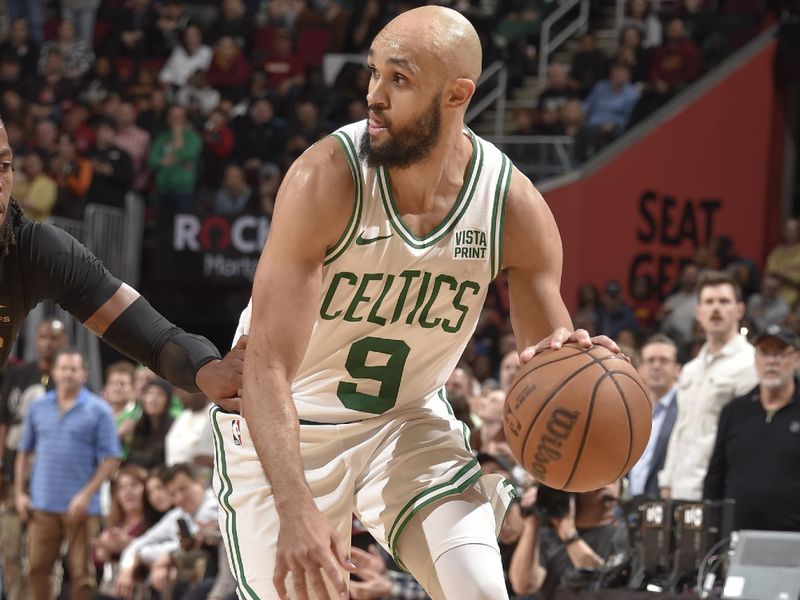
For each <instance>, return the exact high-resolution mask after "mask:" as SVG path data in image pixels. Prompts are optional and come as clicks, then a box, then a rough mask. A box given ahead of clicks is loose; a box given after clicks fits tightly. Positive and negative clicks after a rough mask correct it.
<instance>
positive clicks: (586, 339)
mask: <svg viewBox="0 0 800 600" xmlns="http://www.w3.org/2000/svg"><path fill="white" fill-rule="evenodd" d="M568 339H569V340H570V341H573V342H577V343H578V344H579V345H581V346H583V347H584V348H591V346H592V336H590V335H589V332H588V331H586V330H585V329H576V330H575V331H573V332H571V333H570V335H569V338H568Z"/></svg>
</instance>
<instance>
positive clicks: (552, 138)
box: [487, 135, 575, 181]
mask: <svg viewBox="0 0 800 600" xmlns="http://www.w3.org/2000/svg"><path fill="white" fill-rule="evenodd" d="M487 139H488V140H489V141H491V142H492V143H493V144H495V145H496V146H498V147H499V148H500V149H501V150H502V151H503V152H505V153H506V154H507V155H508V156H509V158H511V159H512V160H513V161H514V165H515V166H516V167H517V168H518V169H519V170H520V171H522V172H523V173H524V174H525V175H527V176H528V177H530V178H531V180H533V181H538V180H540V179H542V178H545V177H556V176H559V175H563V174H564V173H567V172H569V171H571V170H572V168H573V165H574V163H575V161H574V159H573V145H574V143H575V141H574V139H573V138H572V137H571V136H568V135H496V136H491V137H489V138H487Z"/></svg>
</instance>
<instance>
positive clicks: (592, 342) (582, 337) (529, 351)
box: [519, 327, 620, 365]
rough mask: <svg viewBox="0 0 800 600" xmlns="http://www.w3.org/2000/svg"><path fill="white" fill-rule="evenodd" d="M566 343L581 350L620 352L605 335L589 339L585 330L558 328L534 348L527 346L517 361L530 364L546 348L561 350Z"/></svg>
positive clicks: (614, 343) (613, 342)
mask: <svg viewBox="0 0 800 600" xmlns="http://www.w3.org/2000/svg"><path fill="white" fill-rule="evenodd" d="M567 343H575V344H578V345H579V346H581V347H582V348H591V347H592V346H603V347H604V348H608V349H609V350H611V352H619V351H620V350H619V346H617V343H616V342H615V341H614V340H612V339H611V338H610V337H608V336H606V335H596V336H594V337H591V336H590V335H589V332H588V331H586V330H585V329H576V330H575V331H570V330H569V329H567V328H566V327H559V328H558V329H556V330H555V331H554V332H553V333H551V334H550V335H549V336H547V337H546V338H544V339H543V340H542V341H541V342H539V343H538V344H536V345H535V346H528V347H527V348H525V349H524V350H523V351H522V352H520V353H519V361H520V363H522V364H523V365H524V364H526V363H528V362H530V360H531V359H532V358H533V357H534V356H536V354H537V353H538V352H541V351H542V350H546V349H548V348H549V349H550V350H558V349H559V348H561V346H563V345H564V344H567Z"/></svg>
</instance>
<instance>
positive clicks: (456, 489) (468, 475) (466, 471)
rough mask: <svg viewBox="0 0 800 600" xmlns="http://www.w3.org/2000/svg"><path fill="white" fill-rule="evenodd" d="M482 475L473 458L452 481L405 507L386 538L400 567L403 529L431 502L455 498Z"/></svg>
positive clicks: (430, 489)
mask: <svg viewBox="0 0 800 600" xmlns="http://www.w3.org/2000/svg"><path fill="white" fill-rule="evenodd" d="M482 475H483V471H482V470H481V466H480V465H479V464H478V461H477V459H474V458H473V459H472V460H471V461H469V462H468V463H467V464H466V465H464V466H463V467H462V468H461V469H459V471H458V472H457V473H456V474H455V475H454V476H453V477H452V479H450V481H447V482H445V483H440V484H438V485H434V486H431V487H429V488H428V489H426V490H423V491H422V492H420V493H419V494H417V495H416V496H415V497H414V498H413V499H412V500H411V501H410V502H408V503H407V504H406V505H405V506H404V507H403V510H401V511H400V512H399V513H398V515H397V518H396V519H395V521H394V525H392V528H391V529H390V530H389V535H388V536H386V543H387V544H389V548H390V549H391V551H392V556H393V557H394V560H395V562H396V563H397V564H398V565H399V566H401V567H403V563H402V561H400V559H399V557H398V556H397V541H398V540H399V539H400V534H401V533H403V529H405V527H406V525H408V522H409V521H410V520H411V518H412V517H413V516H414V515H415V514H417V513H418V512H419V511H420V510H422V509H423V508H425V507H426V506H428V505H429V504H430V503H431V502H436V501H437V500H441V499H442V498H446V497H447V496H455V495H457V494H460V493H462V492H463V491H464V490H466V489H467V488H468V487H469V486H470V485H472V484H473V483H475V482H476V481H477V480H478V479H480V478H481V476H482ZM403 568H405V567H403Z"/></svg>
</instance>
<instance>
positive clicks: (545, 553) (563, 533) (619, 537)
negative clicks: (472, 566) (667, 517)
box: [509, 482, 629, 600]
mask: <svg viewBox="0 0 800 600" xmlns="http://www.w3.org/2000/svg"><path fill="white" fill-rule="evenodd" d="M619 493H620V484H619V482H616V483H612V484H610V485H607V486H605V487H603V488H600V489H598V490H594V491H591V492H585V493H581V494H570V493H567V492H562V491H559V490H554V489H551V488H548V487H545V486H542V485H540V486H539V488H538V493H537V497H536V502H535V503H534V504H533V505H532V506H530V508H528V509H526V510H523V514H524V516H525V523H524V526H523V530H522V534H521V536H520V538H519V542H518V543H517V549H516V551H515V552H514V556H513V557H512V559H511V567H510V569H509V578H510V580H511V584H512V586H513V588H514V592H515V593H516V594H520V595H524V594H536V595H535V596H534V597H535V598H537V599H541V600H548V599H549V598H553V597H554V596H555V592H556V590H557V589H558V588H559V587H561V586H566V587H570V588H575V587H592V586H593V585H594V584H595V582H596V581H598V580H599V578H600V576H601V575H602V573H603V571H602V567H603V566H604V565H605V563H606V560H607V559H608V558H609V557H611V556H614V555H615V554H617V553H619V552H623V551H625V550H627V548H628V545H629V544H628V532H627V528H626V525H625V523H624V521H623V520H622V519H620V518H619V517H618V511H617V503H618V499H619Z"/></svg>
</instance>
